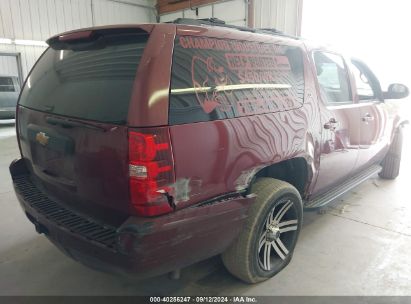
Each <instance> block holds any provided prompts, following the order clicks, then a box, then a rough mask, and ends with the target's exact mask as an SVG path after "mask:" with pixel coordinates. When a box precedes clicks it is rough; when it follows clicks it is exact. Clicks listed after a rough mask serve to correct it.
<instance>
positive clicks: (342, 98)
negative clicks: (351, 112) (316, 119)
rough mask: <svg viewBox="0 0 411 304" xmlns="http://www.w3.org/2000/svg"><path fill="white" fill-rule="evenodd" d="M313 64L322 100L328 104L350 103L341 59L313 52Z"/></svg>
mask: <svg viewBox="0 0 411 304" xmlns="http://www.w3.org/2000/svg"><path fill="white" fill-rule="evenodd" d="M314 62H315V68H316V71H317V79H318V83H319V85H320V90H321V95H322V97H323V99H324V100H325V101H326V102H328V103H347V102H350V101H351V100H352V98H351V93H350V85H349V81H348V79H349V78H348V74H347V69H346V67H345V64H344V60H343V58H342V57H341V56H339V55H335V54H331V53H327V52H315V53H314Z"/></svg>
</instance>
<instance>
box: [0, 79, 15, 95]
mask: <svg viewBox="0 0 411 304" xmlns="http://www.w3.org/2000/svg"><path fill="white" fill-rule="evenodd" d="M0 92H16V88H15V87H14V83H13V78H12V77H0Z"/></svg>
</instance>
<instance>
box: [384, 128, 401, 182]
mask: <svg viewBox="0 0 411 304" xmlns="http://www.w3.org/2000/svg"><path fill="white" fill-rule="evenodd" d="M402 142H403V130H402V127H399V128H398V129H397V130H396V132H395V135H394V139H393V141H392V143H391V145H390V149H389V150H388V153H387V155H386V156H385V158H384V160H383V161H382V170H381V172H380V173H379V176H380V177H381V178H383V179H395V178H396V177H397V176H398V175H399V173H400V164H401V151H402Z"/></svg>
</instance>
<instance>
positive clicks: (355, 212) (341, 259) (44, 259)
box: [0, 122, 411, 295]
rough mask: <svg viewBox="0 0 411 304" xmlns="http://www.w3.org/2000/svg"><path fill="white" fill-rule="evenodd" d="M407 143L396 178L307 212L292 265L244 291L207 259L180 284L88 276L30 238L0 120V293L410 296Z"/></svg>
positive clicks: (10, 145) (41, 240) (13, 154)
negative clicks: (323, 210)
mask: <svg viewBox="0 0 411 304" xmlns="http://www.w3.org/2000/svg"><path fill="white" fill-rule="evenodd" d="M11 123H12V122H11ZM406 134H407V135H406V137H407V140H408V137H409V134H410V133H409V132H408V133H406ZM410 143H411V141H408V142H407V143H406V145H405V150H404V156H403V165H402V171H401V175H400V177H399V178H398V179H396V180H395V181H384V180H381V179H379V178H378V177H375V178H373V179H371V180H369V181H367V182H365V183H364V184H362V185H361V186H359V187H357V188H356V189H355V190H354V191H352V192H350V193H349V194H347V195H345V197H344V198H343V199H341V200H340V201H339V202H338V204H336V205H334V206H332V207H329V208H328V210H327V213H326V214H316V213H306V214H305V220H304V227H303V231H302V234H301V237H300V240H299V243H298V244H297V248H296V252H295V254H294V258H293V261H292V262H291V264H290V265H289V266H288V267H287V268H286V269H285V270H284V271H282V272H281V273H280V274H278V275H277V276H276V277H274V278H272V279H270V280H268V281H266V282H263V283H260V284H256V285H247V284H244V283H241V282H240V281H238V280H236V279H235V278H233V277H232V276H231V275H230V274H229V273H228V272H227V271H226V270H225V269H224V268H223V266H222V265H221V262H220V260H219V259H218V258H213V259H210V260H207V261H204V262H202V263H199V264H196V265H194V266H191V267H189V268H187V269H185V270H184V271H183V273H182V279H181V280H179V281H170V280H168V279H167V277H166V276H162V277H157V278H152V279H149V280H144V281H138V280H136V279H133V278H126V277H121V276H116V275H110V274H105V273H100V272H96V271H93V270H90V269H88V268H86V267H84V266H82V265H80V264H78V263H76V262H74V261H72V260H71V259H69V258H67V257H66V256H65V255H63V254H62V253H60V252H59V251H58V250H57V249H56V248H55V247H54V246H52V245H51V244H50V243H49V241H48V240H47V239H46V238H45V237H43V236H39V235H38V234H36V233H35V231H34V228H33V225H32V224H31V223H29V221H28V220H27V219H26V217H25V216H24V214H23V213H22V212H21V210H20V207H19V205H18V203H17V200H16V198H15V196H14V193H13V190H12V186H11V181H10V177H9V172H8V165H9V163H10V162H11V160H13V159H14V158H17V157H18V156H19V154H18V148H17V144H16V138H15V132H14V125H13V124H10V122H0V207H1V212H0V295H153V294H156V295H176V294H179V295H411V261H410V252H411V203H410V196H409V193H408V191H407V187H409V185H410V183H409V181H410V178H411V170H410V169H411V166H410V165H411V155H410V153H409V152H410V151H411V150H410V149H411V145H410Z"/></svg>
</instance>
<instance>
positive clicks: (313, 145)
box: [170, 28, 321, 208]
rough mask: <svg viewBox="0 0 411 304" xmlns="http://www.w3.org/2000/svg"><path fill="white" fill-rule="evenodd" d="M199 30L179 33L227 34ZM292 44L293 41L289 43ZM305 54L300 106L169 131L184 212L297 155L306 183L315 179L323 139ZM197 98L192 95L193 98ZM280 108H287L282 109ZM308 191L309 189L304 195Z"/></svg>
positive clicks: (241, 187) (261, 38) (244, 184)
mask: <svg viewBox="0 0 411 304" xmlns="http://www.w3.org/2000/svg"><path fill="white" fill-rule="evenodd" d="M204 31H205V30H204V28H202V29H201V32H200V33H199V32H198V31H194V30H191V31H190V30H189V28H184V31H180V32H178V31H177V32H178V34H179V35H206V36H208V37H220V38H221V36H223V37H224V33H225V30H224V29H221V30H220V29H219V30H213V31H210V32H204ZM231 38H235V39H243V40H250V41H265V42H267V40H268V41H272V42H273V43H284V41H282V40H281V39H278V38H276V37H275V36H273V37H271V36H267V35H256V34H252V35H250V34H249V33H248V34H242V33H238V34H237V33H236V34H235V35H232V36H230V39H231ZM291 43H292V42H291ZM294 43H295V44H296V45H299V46H300V47H301V48H302V51H303V57H304V61H303V62H304V79H305V92H304V103H303V105H302V106H300V107H299V108H296V109H293V110H286V111H277V112H274V113H268V114H258V115H250V116H244V117H239V118H232V119H224V120H214V121H208V122H198V123H191V124H182V125H175V126H171V127H170V132H171V138H172V144H173V154H174V159H175V174H176V180H177V184H178V185H183V187H185V189H181V190H182V191H187V193H188V197H187V198H186V200H185V201H180V202H177V207H178V208H183V207H185V206H188V205H192V204H195V203H198V202H201V201H204V200H207V199H210V198H213V197H216V196H218V195H222V194H225V193H231V192H237V191H241V190H244V189H246V188H247V187H248V185H249V183H250V182H251V180H252V178H253V176H254V175H255V174H256V173H257V172H258V171H259V170H260V169H262V168H263V167H265V166H267V165H270V164H275V163H278V162H280V161H283V160H286V159H291V158H295V157H303V158H304V159H305V160H306V161H307V164H308V171H309V172H308V180H309V185H311V184H312V182H314V181H315V178H316V176H317V171H318V166H319V159H318V156H319V155H320V153H319V142H320V137H321V128H320V125H321V123H320V115H319V110H318V103H317V93H316V90H315V85H314V82H313V77H312V72H311V69H310V68H309V62H308V58H307V55H306V53H305V48H304V46H303V44H302V43H301V42H294ZM193 98H195V97H193ZM279 108H280V109H281V108H285V106H284V107H282V106H281V105H280V106H279ZM310 189H311V187H310V186H309V187H308V188H307V193H309V192H310Z"/></svg>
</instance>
